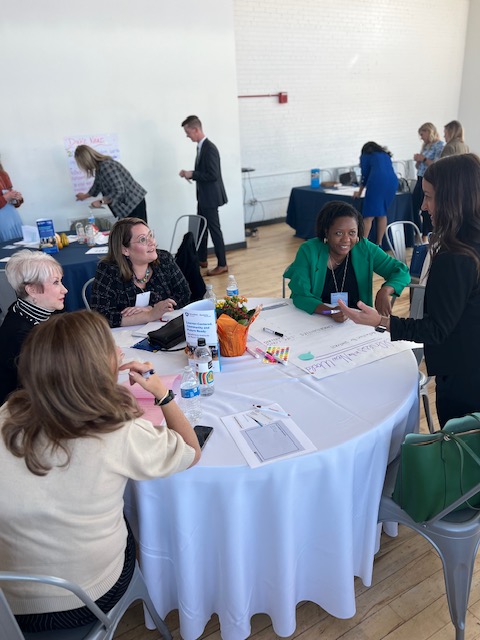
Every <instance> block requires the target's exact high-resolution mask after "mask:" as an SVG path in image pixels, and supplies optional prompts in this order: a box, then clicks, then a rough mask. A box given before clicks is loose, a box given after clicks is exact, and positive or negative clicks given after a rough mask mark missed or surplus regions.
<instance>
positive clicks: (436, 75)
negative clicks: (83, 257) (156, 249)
mask: <svg viewBox="0 0 480 640" xmlns="http://www.w3.org/2000/svg"><path fill="white" fill-rule="evenodd" d="M479 2H480V0H471V3H472V9H471V13H470V18H469V32H468V38H467V59H466V63H465V73H464V81H463V85H461V82H462V71H463V60H464V47H465V37H466V30H467V20H468V10H469V4H470V3H469V0H321V1H320V0H202V2H196V1H195V0H185V1H184V2H182V3H173V2H167V1H166V0H137V1H136V2H131V0H117V1H115V2H114V1H113V0H95V1H94V0H83V2H82V3H81V4H79V3H66V2H64V0H43V1H42V2H41V3H40V2H38V3H35V2H32V1H31V0H3V2H2V11H1V19H0V49H1V54H2V68H3V69H4V70H6V76H5V77H7V78H8V80H9V81H10V86H9V87H8V88H7V90H6V92H5V86H6V85H5V82H4V83H3V85H2V86H3V91H2V96H1V98H0V122H1V125H0V126H1V135H0V153H1V155H2V159H3V162H4V164H5V166H6V168H7V170H8V171H9V172H10V174H11V177H12V179H13V181H14V184H15V185H16V186H17V187H18V188H19V189H20V190H21V191H23V192H24V194H25V204H24V205H23V206H22V209H21V213H22V216H23V218H24V220H25V222H33V221H34V220H35V219H36V218H37V217H39V216H45V215H48V216H52V217H53V218H54V220H55V223H56V225H57V226H58V227H62V226H65V223H66V220H67V219H69V218H71V217H73V216H75V215H77V213H80V212H82V213H83V211H84V210H85V205H81V204H77V203H75V201H74V198H73V192H72V187H71V184H70V178H69V175H68V171H67V163H66V162H65V157H64V150H63V137H64V136H66V135H72V134H82V133H104V132H105V133H117V134H118V136H119V143H120V150H121V160H122V162H123V163H124V164H125V166H126V167H127V168H128V169H129V170H130V171H131V172H132V174H133V175H134V177H135V178H136V179H137V180H138V181H139V182H140V183H141V184H142V185H144V186H145V188H146V189H147V190H148V195H147V204H148V212H149V219H150V221H151V224H152V226H153V227H154V228H155V229H156V231H157V235H159V236H160V245H161V246H168V244H169V240H170V237H171V233H172V229H173V224H174V221H175V219H176V218H177V217H178V216H179V215H180V214H183V213H188V212H194V211H195V194H194V186H193V185H188V184H187V183H185V181H183V180H180V178H178V177H177V173H178V170H179V169H180V168H191V166H192V164H193V158H194V152H195V148H194V145H193V144H192V143H191V142H190V141H189V140H187V139H186V138H185V137H184V134H183V132H182V130H181V128H180V122H181V121H182V119H183V118H184V117H186V116H187V115H188V114H190V113H197V114H198V115H199V116H200V117H201V118H202V120H203V121H204V125H205V130H206V133H207V135H209V136H210V137H211V138H212V140H213V141H214V142H215V143H216V144H217V146H218V147H219V149H220V152H221V156H222V166H223V175H224V180H225V184H226V188H227V192H228V196H229V204H228V205H226V206H225V207H222V209H221V219H222V226H223V229H224V234H225V239H226V242H227V244H235V243H238V242H242V241H243V240H244V231H243V221H244V214H245V218H246V220H247V221H250V220H254V221H258V220H260V219H262V218H265V219H269V218H275V217H282V216H284V215H285V211H286V206H287V200H288V195H289V192H290V189H291V187H292V186H295V185H301V184H307V183H308V181H309V171H310V168H312V167H317V166H318V167H320V168H322V169H328V168H332V167H343V168H345V169H348V168H349V167H350V166H353V165H355V164H357V162H358V156H359V152H360V148H361V146H362V144H363V143H364V142H365V141H367V140H368V139H374V140H376V141H377V142H379V143H381V144H386V145H388V147H389V148H390V149H391V150H392V151H393V153H394V157H395V158H396V159H400V160H403V159H408V158H411V157H412V155H413V153H415V152H416V151H417V150H418V149H419V147H420V144H419V139H418V136H417V129H418V127H419V125H420V124H421V123H423V122H424V121H428V120H430V121H432V122H434V123H435V124H436V125H437V127H439V129H440V130H441V129H442V127H443V124H445V122H448V121H449V120H451V119H453V118H456V117H459V118H460V119H461V120H463V121H464V124H465V126H466V129H467V139H468V142H469V143H470V145H471V146H472V148H473V149H475V148H476V149H478V150H480V140H479V136H480V133H479V130H478V124H477V120H478V118H477V117H476V113H475V111H476V105H477V103H478V98H479V95H478V93H479V91H478V82H477V81H476V76H477V74H476V66H478V59H479V55H478V54H479V46H480V45H479V44H478V38H477V39H476V38H475V33H478V32H479V27H480V17H479V13H480V10H479ZM461 87H462V93H461V94H460V90H461ZM279 91H287V92H288V104H286V105H281V104H278V101H277V99H276V98H254V99H238V98H237V95H246V94H264V93H277V92H279ZM241 166H252V167H254V168H255V169H256V171H255V172H254V173H252V174H248V175H247V174H244V181H243V185H242V177H241V173H240V167H241ZM398 169H399V170H402V165H398ZM327 177H328V175H327V174H326V173H324V174H322V179H326V178H327ZM249 179H250V180H251V182H248V180H249ZM242 186H243V187H244V189H245V193H242ZM252 189H253V194H252ZM252 195H253V197H256V198H257V199H259V200H260V201H262V206H259V205H257V207H255V209H254V208H253V207H250V206H246V207H245V211H244V207H243V204H242V202H243V198H245V199H246V200H249V199H250V198H251V197H252Z"/></svg>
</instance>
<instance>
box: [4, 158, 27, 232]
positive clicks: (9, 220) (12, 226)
mask: <svg viewBox="0 0 480 640" xmlns="http://www.w3.org/2000/svg"><path fill="white" fill-rule="evenodd" d="M22 203H23V196H22V194H21V193H20V191H17V190H16V189H14V188H13V186H12V181H11V180H10V176H9V175H8V173H7V172H6V171H5V169H4V168H3V166H2V163H1V162H0V242H8V241H9V240H15V239H16V238H21V237H22V220H21V218H20V216H19V215H18V211H17V209H18V207H19V206H20V205H21V204H22Z"/></svg>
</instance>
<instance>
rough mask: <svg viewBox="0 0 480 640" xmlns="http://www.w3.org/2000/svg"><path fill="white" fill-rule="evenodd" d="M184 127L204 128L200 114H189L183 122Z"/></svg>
mask: <svg viewBox="0 0 480 640" xmlns="http://www.w3.org/2000/svg"><path fill="white" fill-rule="evenodd" d="M182 127H190V128H193V127H195V128H197V129H201V128H202V123H201V121H200V118H199V117H198V116H187V117H186V118H185V120H184V121H183V122H182Z"/></svg>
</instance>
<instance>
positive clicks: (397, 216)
mask: <svg viewBox="0 0 480 640" xmlns="http://www.w3.org/2000/svg"><path fill="white" fill-rule="evenodd" d="M332 200H341V201H342V202H348V203H349V204H351V205H353V206H354V207H355V208H356V209H358V211H360V213H361V212H362V204H363V198H355V199H354V198H352V196H347V195H342V193H341V191H339V192H338V193H325V191H324V190H323V189H322V188H321V187H319V188H318V189H315V188H312V187H294V188H293V189H292V192H291V194H290V200H289V203H288V209H287V224H289V225H290V226H291V227H292V228H293V229H295V235H296V236H298V237H299V238H305V240H308V239H309V238H314V237H315V221H316V219H317V215H318V212H319V211H320V209H321V208H322V207H323V205H324V204H326V203H327V202H331V201H332ZM387 219H388V224H390V223H391V222H396V221H397V220H410V221H412V222H413V209H412V194H411V193H397V195H396V196H395V200H394V201H393V203H392V204H391V205H390V207H389V209H388V217H387ZM369 239H370V240H372V241H373V242H375V241H376V226H375V219H374V222H373V225H372V230H371V232H370V236H369ZM407 245H408V246H412V245H413V235H412V234H411V233H410V236H409V237H407ZM383 248H384V249H386V248H388V246H387V244H386V243H385V240H384V242H383Z"/></svg>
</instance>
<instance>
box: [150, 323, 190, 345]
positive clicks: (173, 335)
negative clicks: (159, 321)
mask: <svg viewBox="0 0 480 640" xmlns="http://www.w3.org/2000/svg"><path fill="white" fill-rule="evenodd" d="M184 340H185V325H184V324H183V314H182V315H181V316H178V317H177V318H173V319H172V320H170V322H167V324H166V325H165V326H164V327H160V329H156V330H155V331H149V332H148V342H149V343H150V344H151V345H152V347H155V348H156V349H159V350H160V351H168V350H169V349H171V348H172V347H175V346H177V344H179V343H180V342H183V341H184Z"/></svg>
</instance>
